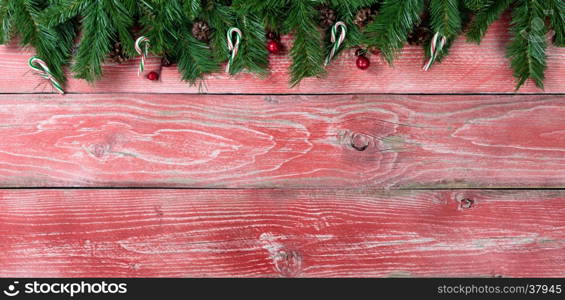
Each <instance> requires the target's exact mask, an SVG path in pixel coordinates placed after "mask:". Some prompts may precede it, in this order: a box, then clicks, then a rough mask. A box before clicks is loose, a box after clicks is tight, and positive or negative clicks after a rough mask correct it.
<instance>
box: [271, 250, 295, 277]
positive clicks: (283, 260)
mask: <svg viewBox="0 0 565 300" xmlns="http://www.w3.org/2000/svg"><path fill="white" fill-rule="evenodd" d="M273 262H274V264H275V270H277V272H279V273H280V274H281V275H282V276H285V277H295V276H297V275H298V274H299V273H300V271H301V270H302V255H301V254H300V252H298V251H294V250H290V251H287V250H280V251H278V252H277V254H275V255H274V256H273Z"/></svg>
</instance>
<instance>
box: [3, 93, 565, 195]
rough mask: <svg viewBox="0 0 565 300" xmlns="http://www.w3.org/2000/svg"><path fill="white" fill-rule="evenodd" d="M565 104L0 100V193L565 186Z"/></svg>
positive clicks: (485, 99)
mask: <svg viewBox="0 0 565 300" xmlns="http://www.w3.org/2000/svg"><path fill="white" fill-rule="evenodd" d="M564 114H565V96H448V95H446V96H348V95H343V96H217V95H192V96H186V95H141V94H139V95H138V94H136V95H90V96H86V95H72V96H66V97H60V96H54V95H1V96H0V120H2V121H1V123H0V124H1V125H0V140H1V141H2V142H1V143H0V186H4V187H6V186H17V187H32V186H47V187H53V186H97V187H99V186H175V187H286V188H300V187H320V186H328V187H358V186H371V187H384V188H414V187H419V188H421V187H424V188H432V187H433V188H438V187H448V188H452V187H475V188H485V187H489V188H491V187H519V188H521V187H564V186H565V171H564V170H565V160H564V155H563V154H564V153H565V139H563V133H564V131H563V126H562V124H563V115H564Z"/></svg>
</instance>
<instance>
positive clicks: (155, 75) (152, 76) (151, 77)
mask: <svg viewBox="0 0 565 300" xmlns="http://www.w3.org/2000/svg"><path fill="white" fill-rule="evenodd" d="M147 79H149V80H151V81H155V80H158V79H159V73H157V72H149V74H147Z"/></svg>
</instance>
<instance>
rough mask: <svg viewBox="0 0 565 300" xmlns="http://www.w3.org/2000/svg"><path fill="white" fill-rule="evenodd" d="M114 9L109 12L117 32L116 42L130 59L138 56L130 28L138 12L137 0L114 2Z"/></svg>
mask: <svg viewBox="0 0 565 300" xmlns="http://www.w3.org/2000/svg"><path fill="white" fill-rule="evenodd" d="M113 3H114V6H113V9H110V10H108V15H109V17H110V19H111V20H112V27H113V28H114V29H115V31H116V35H117V36H116V38H115V39H116V40H117V41H119V42H120V45H121V46H122V52H123V53H124V54H125V55H126V56H128V57H134V56H135V55H136V51H135V45H134V44H135V42H134V39H133V37H132V35H131V32H130V28H131V27H132V26H133V14H134V12H135V10H136V1H135V0H122V1H113Z"/></svg>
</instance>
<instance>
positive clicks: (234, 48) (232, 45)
mask: <svg viewBox="0 0 565 300" xmlns="http://www.w3.org/2000/svg"><path fill="white" fill-rule="evenodd" d="M234 33H235V42H234V41H233V35H234ZM242 36H243V33H241V30H239V29H238V28H236V27H231V28H230V29H228V49H229V51H230V57H229V60H228V65H227V67H226V72H227V73H229V72H230V69H231V66H232V65H233V61H234V59H235V56H236V55H237V52H238V51H239V44H240V43H241V38H242Z"/></svg>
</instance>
